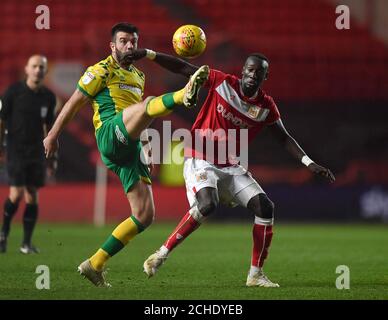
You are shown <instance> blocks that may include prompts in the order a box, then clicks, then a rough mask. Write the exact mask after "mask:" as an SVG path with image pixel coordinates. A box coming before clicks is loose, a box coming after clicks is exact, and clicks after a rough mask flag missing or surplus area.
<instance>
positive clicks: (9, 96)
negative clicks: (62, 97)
mask: <svg viewBox="0 0 388 320" xmlns="http://www.w3.org/2000/svg"><path fill="white" fill-rule="evenodd" d="M25 73H26V76H27V78H26V79H25V80H23V81H19V82H17V83H14V84H13V85H11V86H10V87H9V88H8V89H7V90H6V91H5V93H4V95H3V96H2V98H1V102H0V161H1V163H2V164H3V163H4V161H5V160H6V162H7V173H8V179H9V185H10V189H9V197H8V198H7V199H5V201H4V215H3V225H2V228H1V231H0V252H1V253H4V252H6V250H7V238H8V235H9V231H10V226H11V221H12V218H13V216H14V215H15V213H16V211H17V209H18V207H19V203H20V201H21V200H22V198H23V196H24V200H25V202H26V207H25V209H24V216H23V228H24V237H23V241H22V245H21V247H20V252H21V253H24V254H29V253H38V252H39V250H38V249H37V248H36V247H34V246H33V245H32V243H31V238H32V234H33V231H34V227H35V224H36V221H37V218H38V189H39V188H40V187H42V186H43V185H44V183H45V174H46V168H47V174H48V176H52V175H53V174H54V173H55V169H56V167H57V164H56V159H55V160H51V161H50V162H47V163H46V160H45V155H44V148H43V143H42V140H43V138H44V137H45V136H46V135H47V132H48V130H49V129H50V127H51V125H52V123H53V120H54V112H55V105H56V98H55V95H54V93H53V92H51V91H50V90H49V89H48V88H46V87H45V86H44V85H43V80H44V77H45V75H46V74H47V58H46V57H45V56H42V55H33V56H31V57H30V58H29V59H28V62H27V65H26V66H25ZM5 132H7V137H6V144H5V143H4V142H5V141H4V140H5ZM5 149H6V151H7V152H6V153H5Z"/></svg>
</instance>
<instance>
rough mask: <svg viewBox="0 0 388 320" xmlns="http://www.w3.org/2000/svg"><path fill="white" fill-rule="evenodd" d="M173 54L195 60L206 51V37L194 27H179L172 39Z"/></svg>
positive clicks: (198, 28) (189, 25)
mask: <svg viewBox="0 0 388 320" xmlns="http://www.w3.org/2000/svg"><path fill="white" fill-rule="evenodd" d="M172 45H173V46H174V50H175V52H176V53H177V54H178V55H179V56H181V57H183V58H189V59H193V58H197V57H199V56H200V55H201V54H202V53H203V52H204V51H205V49H206V35H205V32H203V30H202V29H201V28H200V27H198V26H195V25H192V24H186V25H184V26H181V27H179V28H178V29H177V30H176V31H175V33H174V36H173V37H172Z"/></svg>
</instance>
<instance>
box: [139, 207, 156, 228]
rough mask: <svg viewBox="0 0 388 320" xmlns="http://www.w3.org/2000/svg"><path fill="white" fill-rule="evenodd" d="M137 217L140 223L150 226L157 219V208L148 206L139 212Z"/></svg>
mask: <svg viewBox="0 0 388 320" xmlns="http://www.w3.org/2000/svg"><path fill="white" fill-rule="evenodd" d="M135 218H137V219H138V220H139V221H140V223H141V224H142V225H143V226H144V227H145V228H146V227H148V226H150V225H151V224H152V222H153V221H154V219H155V208H154V207H147V208H145V209H144V210H142V211H141V212H139V214H137V215H135Z"/></svg>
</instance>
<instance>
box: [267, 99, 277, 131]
mask: <svg viewBox="0 0 388 320" xmlns="http://www.w3.org/2000/svg"><path fill="white" fill-rule="evenodd" d="M265 100H266V101H265V104H266V108H268V109H269V114H268V116H267V118H266V119H265V124H266V125H270V124H273V123H274V122H276V121H278V120H279V119H280V112H279V109H278V107H277V105H276V103H275V101H274V100H273V99H272V97H270V96H266V97H265Z"/></svg>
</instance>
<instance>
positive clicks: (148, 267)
mask: <svg viewBox="0 0 388 320" xmlns="http://www.w3.org/2000/svg"><path fill="white" fill-rule="evenodd" d="M166 259H167V256H163V255H162V254H161V253H160V252H159V250H158V251H156V252H155V253H153V254H151V255H150V256H149V257H148V258H147V260H146V261H144V264H143V268H144V272H145V273H146V274H147V276H148V278H151V277H152V276H154V275H155V273H156V271H158V269H159V267H160V266H161V265H162V264H163V263H164V262H165V261H166Z"/></svg>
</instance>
